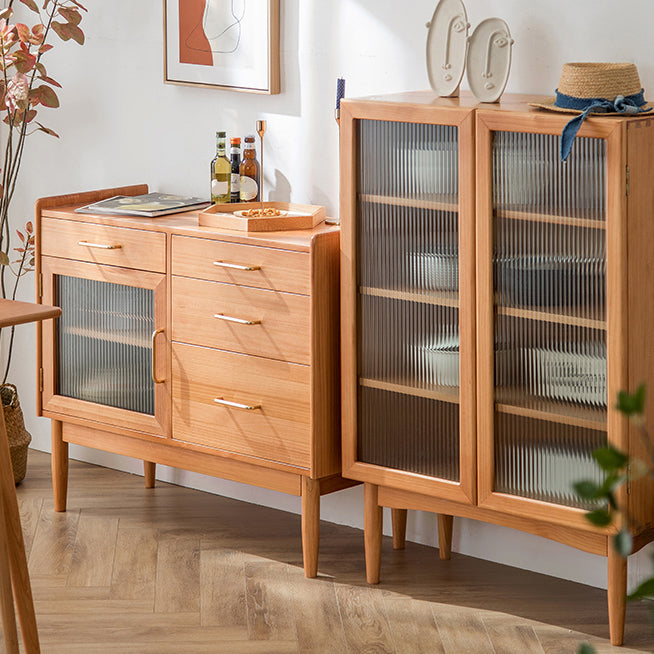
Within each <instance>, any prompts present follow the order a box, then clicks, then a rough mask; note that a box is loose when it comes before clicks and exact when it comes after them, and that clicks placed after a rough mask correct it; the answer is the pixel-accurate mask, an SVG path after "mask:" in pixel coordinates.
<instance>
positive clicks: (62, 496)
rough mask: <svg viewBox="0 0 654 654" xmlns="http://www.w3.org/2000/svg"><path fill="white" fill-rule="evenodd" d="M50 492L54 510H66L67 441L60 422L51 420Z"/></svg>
mask: <svg viewBox="0 0 654 654" xmlns="http://www.w3.org/2000/svg"><path fill="white" fill-rule="evenodd" d="M51 431H52V493H53V496H54V510H55V511H65V510H66V496H67V495H68V443H66V442H65V441H64V439H63V430H62V423H61V421H60V420H53V421H52V430H51Z"/></svg>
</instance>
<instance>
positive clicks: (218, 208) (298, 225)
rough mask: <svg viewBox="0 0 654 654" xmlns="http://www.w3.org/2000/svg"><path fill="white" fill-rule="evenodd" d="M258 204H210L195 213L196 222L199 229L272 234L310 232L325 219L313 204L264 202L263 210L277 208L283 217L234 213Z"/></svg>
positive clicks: (255, 206)
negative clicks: (248, 215)
mask: <svg viewBox="0 0 654 654" xmlns="http://www.w3.org/2000/svg"><path fill="white" fill-rule="evenodd" d="M260 208H261V202H238V203H233V204H213V205H211V206H210V207H208V208H207V209H205V210H204V211H201V212H200V214H199V219H198V222H199V224H200V225H201V226H203V227H221V228H224V229H235V230H238V231H241V232H276V231H288V230H294V229H311V228H312V227H315V226H316V225H317V224H319V223H321V222H323V220H325V207H321V206H318V205H313V204H292V203H289V202H264V203H263V208H264V209H269V208H272V209H279V210H280V211H284V212H287V214H288V215H283V216H257V217H253V218H248V217H245V216H237V215H235V214H234V212H235V211H247V210H249V209H260Z"/></svg>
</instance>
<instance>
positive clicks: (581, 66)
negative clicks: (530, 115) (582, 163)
mask: <svg viewBox="0 0 654 654" xmlns="http://www.w3.org/2000/svg"><path fill="white" fill-rule="evenodd" d="M642 93H643V88H642V86H641V84H640V77H639V76H638V69H637V68H636V66H635V64H631V63H618V64H612V63H594V62H581V63H568V64H563V69H562V71H561V79H560V80H559V87H558V88H557V89H556V97H555V98H550V99H548V100H546V101H545V102H542V103H541V102H531V103H530V104H531V106H532V107H540V108H542V109H549V110H550V111H559V112H562V113H572V114H580V113H582V112H584V111H585V110H586V109H588V108H589V107H590V105H592V104H596V103H593V102H592V101H602V100H604V101H606V102H605V103H602V104H601V105H600V104H597V106H595V107H591V108H590V112H591V113H601V114H604V115H624V114H634V115H635V114H637V113H643V112H645V111H650V110H651V109H652V108H654V105H653V104H652V103H649V102H645V100H644V98H643V97H642ZM620 96H622V98H624V99H625V100H630V101H631V102H633V105H632V106H629V107H628V110H626V111H618V110H617V109H616V108H615V106H613V107H610V105H614V103H615V100H616V98H618V97H620ZM631 102H629V103H628V104H631Z"/></svg>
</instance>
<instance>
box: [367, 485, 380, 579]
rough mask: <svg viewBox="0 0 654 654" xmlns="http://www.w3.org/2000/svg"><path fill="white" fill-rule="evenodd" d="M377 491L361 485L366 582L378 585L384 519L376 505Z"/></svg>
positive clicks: (373, 487) (370, 486) (372, 487)
mask: <svg viewBox="0 0 654 654" xmlns="http://www.w3.org/2000/svg"><path fill="white" fill-rule="evenodd" d="M378 494H379V489H378V487H377V486H376V485H375V484H369V483H368V482H365V483H364V485H363V534H364V547H365V552H366V581H367V582H368V583H369V584H378V583H379V575H380V572H381V544H382V529H383V526H384V522H383V520H384V517H383V511H382V507H381V506H379V504H378V503H377V498H378Z"/></svg>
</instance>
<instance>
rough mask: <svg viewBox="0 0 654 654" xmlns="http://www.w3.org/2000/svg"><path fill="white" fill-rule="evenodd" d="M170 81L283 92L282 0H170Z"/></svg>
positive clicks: (167, 0) (167, 24)
mask: <svg viewBox="0 0 654 654" xmlns="http://www.w3.org/2000/svg"><path fill="white" fill-rule="evenodd" d="M164 81H165V82H168V83H171V84H190V85H196V86H208V87H215V88H220V89H227V90H231V91H250V92H252V93H269V94H272V93H279V0H164Z"/></svg>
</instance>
